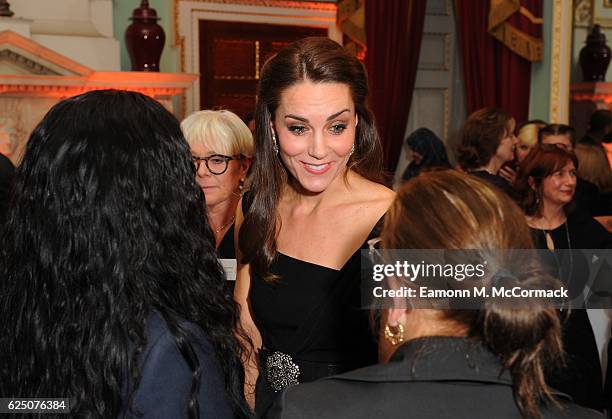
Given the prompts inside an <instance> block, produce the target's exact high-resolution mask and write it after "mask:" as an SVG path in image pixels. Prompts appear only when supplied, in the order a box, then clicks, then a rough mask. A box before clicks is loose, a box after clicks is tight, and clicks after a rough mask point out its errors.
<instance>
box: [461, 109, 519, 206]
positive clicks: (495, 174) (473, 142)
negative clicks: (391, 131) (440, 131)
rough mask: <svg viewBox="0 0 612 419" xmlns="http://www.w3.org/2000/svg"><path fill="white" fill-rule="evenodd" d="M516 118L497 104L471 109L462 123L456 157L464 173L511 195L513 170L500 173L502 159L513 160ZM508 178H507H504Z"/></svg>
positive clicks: (503, 161) (503, 160) (505, 161)
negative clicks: (471, 111)
mask: <svg viewBox="0 0 612 419" xmlns="http://www.w3.org/2000/svg"><path fill="white" fill-rule="evenodd" d="M515 125H516V123H515V121H514V118H512V117H511V116H510V115H508V114H507V113H506V112H505V111H503V110H501V109H498V108H484V109H480V110H478V111H476V112H474V113H472V114H471V115H470V116H469V117H468V119H467V121H466V122H465V125H464V126H463V132H462V136H461V143H460V145H459V147H458V148H457V159H458V161H459V165H460V166H461V168H462V169H463V170H464V171H466V172H467V173H469V174H471V175H473V176H476V177H479V178H481V179H484V180H485V181H487V182H489V183H490V184H492V185H494V186H496V187H497V188H499V189H501V190H502V191H504V192H506V193H507V194H508V195H510V196H512V194H513V192H512V183H513V180H514V176H515V174H514V171H512V172H510V171H509V172H508V173H506V174H505V177H502V176H501V173H500V171H501V169H502V166H503V165H504V164H505V163H509V162H511V161H512V160H514V150H515V148H516V145H517V142H518V141H517V139H516V137H515V135H514V128H515ZM507 178H509V179H510V181H509V180H508V179H507Z"/></svg>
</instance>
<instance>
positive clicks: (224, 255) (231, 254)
mask: <svg viewBox="0 0 612 419" xmlns="http://www.w3.org/2000/svg"><path fill="white" fill-rule="evenodd" d="M234 226H235V224H232V226H231V227H230V228H229V230H227V232H226V233H225V236H223V239H222V240H221V243H219V247H218V248H217V257H218V258H219V259H236V248H235V247H234ZM226 282H227V284H226V285H227V292H228V293H229V294H230V295H234V288H235V286H236V281H226Z"/></svg>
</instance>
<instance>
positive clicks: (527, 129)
mask: <svg viewBox="0 0 612 419" xmlns="http://www.w3.org/2000/svg"><path fill="white" fill-rule="evenodd" d="M535 121H536V122H531V121H527V122H526V123H524V124H523V125H521V127H520V128H519V130H518V135H517V138H518V140H519V144H526V145H528V146H531V147H533V146H535V145H536V144H537V143H538V132H539V131H540V129H542V128H544V127H545V126H546V125H547V124H546V123H545V122H539V121H540V120H535Z"/></svg>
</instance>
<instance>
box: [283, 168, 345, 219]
mask: <svg viewBox="0 0 612 419" xmlns="http://www.w3.org/2000/svg"><path fill="white" fill-rule="evenodd" d="M354 176H355V174H354V173H353V172H351V171H350V170H349V171H348V172H347V173H346V174H344V173H342V174H338V176H337V177H336V178H335V179H334V180H333V181H332V182H331V183H330V184H329V186H328V187H327V188H326V189H325V190H324V191H321V192H318V193H311V192H309V191H306V190H304V189H303V188H302V187H301V185H299V184H297V185H287V186H286V189H285V191H284V193H283V196H284V198H285V199H286V200H287V202H291V204H290V206H291V207H294V208H300V212H305V213H314V212H316V211H317V210H318V209H319V208H321V207H323V206H327V205H328V204H329V203H330V201H335V200H337V199H338V198H339V197H341V196H344V195H345V194H344V192H346V190H347V189H348V184H350V182H351V179H352V178H353V177H354ZM295 183H297V182H295Z"/></svg>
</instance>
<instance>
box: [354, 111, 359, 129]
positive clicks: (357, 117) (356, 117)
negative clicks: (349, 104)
mask: <svg viewBox="0 0 612 419" xmlns="http://www.w3.org/2000/svg"><path fill="white" fill-rule="evenodd" d="M358 123H359V115H357V113H355V127H357V124H358Z"/></svg>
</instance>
